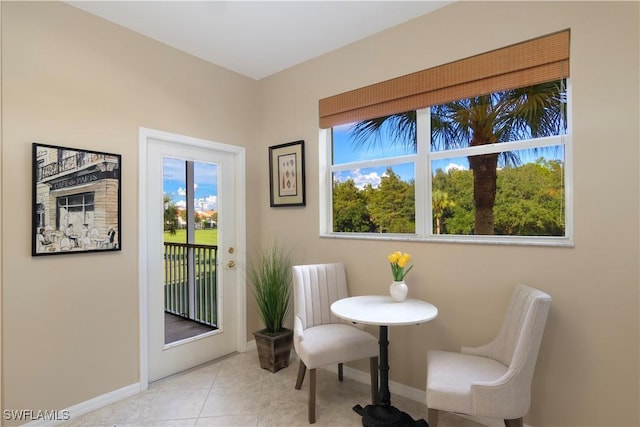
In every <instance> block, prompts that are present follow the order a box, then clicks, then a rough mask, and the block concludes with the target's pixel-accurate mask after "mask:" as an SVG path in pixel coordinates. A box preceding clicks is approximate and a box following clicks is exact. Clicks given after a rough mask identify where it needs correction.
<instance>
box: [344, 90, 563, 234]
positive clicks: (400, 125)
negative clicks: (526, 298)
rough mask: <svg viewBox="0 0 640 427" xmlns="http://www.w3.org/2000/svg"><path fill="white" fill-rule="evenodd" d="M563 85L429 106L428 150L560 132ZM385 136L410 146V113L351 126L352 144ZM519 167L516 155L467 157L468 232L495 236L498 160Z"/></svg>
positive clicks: (413, 116) (377, 141)
mask: <svg viewBox="0 0 640 427" xmlns="http://www.w3.org/2000/svg"><path fill="white" fill-rule="evenodd" d="M565 117H566V90H565V81H564V80H558V81H553V82H547V83H542V84H538V85H533V86H529V87H525V88H518V89H512V90H505V91H501V92H495V93H492V94H488V95H483V96H477V97H472V98H467V99H462V100H458V101H454V102H450V103H446V104H442V105H436V106H433V107H432V108H431V132H432V135H431V144H432V146H433V148H436V149H437V148H456V147H469V146H470V147H477V146H481V145H487V144H495V143H501V142H507V141H513V140H517V139H523V138H524V139H528V138H531V137H533V138H538V137H542V136H549V135H558V134H561V133H564V131H565V129H566V120H565ZM385 131H386V132H387V133H388V136H389V137H390V141H391V144H395V143H399V144H405V145H407V146H411V147H412V148H413V147H415V146H416V144H417V139H416V112H415V111H409V112H405V113H399V114H393V115H390V116H386V117H380V118H375V119H369V120H363V121H360V122H357V123H355V124H354V126H353V127H352V129H351V138H352V141H353V143H354V144H356V145H358V144H381V143H383V139H382V134H383V133H384V132H385ZM499 157H501V160H502V162H503V163H504V164H505V165H510V164H511V165H517V164H519V158H518V157H517V155H515V154H513V153H511V152H504V153H502V154H497V153H492V154H481V155H476V156H469V157H468V160H469V167H470V169H471V171H472V172H473V203H474V208H475V217H474V230H473V231H474V233H475V234H495V223H494V222H495V220H494V213H493V208H494V205H495V199H496V190H497V168H498V159H499Z"/></svg>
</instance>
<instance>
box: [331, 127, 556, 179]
mask: <svg viewBox="0 0 640 427" xmlns="http://www.w3.org/2000/svg"><path fill="white" fill-rule="evenodd" d="M350 127H351V125H349V124H347V125H342V126H336V127H335V128H334V132H333V147H334V152H333V156H334V162H333V163H334V164H335V165H340V164H345V163H351V162H358V161H365V160H372V159H379V158H384V157H395V156H403V155H407V154H414V153H415V151H414V150H409V151H407V148H406V147H403V146H402V145H401V144H396V145H395V146H390V144H388V143H385V144H384V145H386V147H384V148H382V147H380V145H382V144H379V143H378V144H376V145H375V146H374V147H373V148H369V147H368V146H366V145H364V146H360V147H358V148H355V147H354V144H353V141H352V140H351V139H350V138H349V129H350ZM513 153H514V154H516V155H517V157H518V158H519V159H520V161H521V162H522V164H524V163H532V162H535V161H536V160H537V159H538V158H540V157H544V158H545V159H547V160H553V159H555V160H560V161H562V162H564V147H562V146H561V145H551V146H547V147H542V148H539V149H537V150H534V149H522V150H517V151H513ZM498 166H499V167H500V165H498ZM438 169H442V170H443V171H445V172H448V171H449V170H451V169H459V170H468V169H469V161H468V159H467V157H466V156H465V157H456V158H445V159H438V160H433V161H432V164H431V171H432V173H435V172H436V171H437V170H438ZM393 170H394V172H395V173H396V174H397V175H399V176H400V178H401V179H403V180H404V181H410V180H412V179H414V177H415V173H414V167H413V164H412V163H407V164H398V165H394V166H393ZM385 171H386V166H381V167H374V168H360V169H353V170H348V171H342V172H339V173H336V174H335V178H336V179H338V180H339V181H340V182H344V181H346V180H347V179H352V180H353V181H354V183H355V184H356V186H357V187H359V188H363V187H364V186H365V185H367V184H371V185H372V186H373V187H377V186H378V185H379V184H380V180H381V178H382V177H383V175H384V173H385Z"/></svg>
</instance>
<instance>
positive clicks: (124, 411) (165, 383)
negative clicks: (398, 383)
mask: <svg viewBox="0 0 640 427" xmlns="http://www.w3.org/2000/svg"><path fill="white" fill-rule="evenodd" d="M297 371H298V359H297V357H296V355H295V353H294V352H292V354H291V361H290V364H289V367H288V368H285V369H282V370H280V371H278V372H277V373H275V374H273V373H271V372H269V371H267V370H264V369H261V368H260V366H259V362H258V355H257V352H256V351H255V350H253V351H248V352H246V353H240V354H235V355H233V356H231V357H228V358H225V359H222V360H220V361H215V362H212V363H209V364H206V365H203V366H200V367H198V368H194V369H191V370H189V371H186V372H183V373H180V374H177V375H174V376H171V377H169V378H166V379H163V380H160V381H157V382H154V383H152V384H150V386H149V389H148V390H146V391H144V392H142V393H140V394H138V395H135V396H132V397H130V398H128V399H125V400H122V401H120V402H117V403H114V404H112V405H109V406H107V407H105V408H101V409H98V410H96V411H93V412H90V413H88V414H85V415H82V416H79V417H76V418H75V419H71V420H70V421H68V422H67V423H65V424H63V426H65V427H76V426H96V427H98V426H132V427H133V426H158V427H161V426H176V427H177V426H211V427H216V426H229V427H230V426H234V427H248V426H251V427H271V426H283V427H296V426H300V427H308V426H309V424H308V422H307V399H308V393H309V389H308V387H309V384H308V383H309V378H308V375H307V377H306V378H305V381H304V384H303V386H302V389H301V390H296V389H295V388H294V384H295V380H296V375H297ZM369 398H370V394H369V386H368V385H366V384H363V383H360V382H357V381H355V380H353V379H350V378H348V377H346V376H345V378H344V381H343V382H342V383H340V382H339V381H338V379H337V375H336V374H335V373H332V372H329V371H326V370H323V369H318V373H317V393H316V400H317V407H316V424H315V426H319V427H320V426H335V427H351V426H353V427H356V426H362V419H361V417H360V416H359V415H358V414H356V413H355V412H354V411H353V409H352V408H353V406H354V405H355V404H358V403H359V404H362V405H363V406H365V405H366V404H368V403H370V401H369ZM391 400H392V404H393V405H394V406H396V407H397V408H399V409H401V410H403V411H405V412H407V413H409V414H411V416H412V417H413V418H414V419H419V418H424V419H427V407H426V406H425V405H424V404H421V403H419V402H414V401H412V400H409V399H406V398H403V397H401V396H396V395H393V393H392V396H391ZM439 425H440V426H441V427H480V426H481V424H477V423H475V422H473V421H470V420H468V419H465V418H461V417H458V416H456V415H452V414H446V413H443V414H441V416H440V423H439Z"/></svg>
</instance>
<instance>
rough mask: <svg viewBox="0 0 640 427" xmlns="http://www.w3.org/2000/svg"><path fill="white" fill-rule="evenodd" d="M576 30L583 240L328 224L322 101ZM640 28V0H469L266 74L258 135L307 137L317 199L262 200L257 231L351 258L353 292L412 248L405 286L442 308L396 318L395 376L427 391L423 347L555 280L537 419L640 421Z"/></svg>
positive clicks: (381, 289)
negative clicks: (490, 241)
mask: <svg viewBox="0 0 640 427" xmlns="http://www.w3.org/2000/svg"><path fill="white" fill-rule="evenodd" d="M565 28H571V85H572V89H573V104H572V105H573V141H574V144H575V152H574V162H575V163H574V165H575V171H574V190H575V205H574V206H575V247H573V248H553V247H528V246H504V245H499V246H496V245H471V244H466V245H464V244H446V243H417V242H411V243H402V242H384V241H373V242H372V241H353V240H338V239H323V238H319V237H318V179H317V178H316V177H317V176H318V148H317V147H318V142H317V141H318V135H317V129H316V128H317V126H318V119H317V114H318V113H317V108H318V107H317V105H318V99H320V98H323V97H326V96H330V95H335V94H337V93H340V92H343V91H347V90H351V89H355V88H358V87H362V86H365V85H368V84H371V83H375V82H378V81H382V80H385V79H388V78H392V77H397V76H400V75H404V74H407V73H411V72H414V71H418V70H421V69H425V68H429V67H432V66H436V65H440V64H443V63H447V62H450V61H453V60H457V59H461V58H464V57H467V56H470V55H474V54H477V53H481V52H485V51H488V50H492V49H496V48H499V47H502V46H506V45H509V44H513V43H517V42H520V41H524V40H528V39H531V38H534V37H538V36H541V35H545V34H548V33H552V32H555V31H558V30H563V29H565ZM638 29H639V8H638V3H637V2H626V3H616V2H602V3H599V2H584V3H582V2H567V3H560V2H533V3H525V2H486V3H481V2H463V3H457V4H453V5H450V6H447V7H445V8H443V9H440V10H438V11H436V12H435V13H433V14H429V15H427V16H424V17H422V18H419V19H416V20H414V21H411V22H409V23H407V24H405V25H402V26H399V27H396V28H394V29H391V30H389V31H386V32H384V33H381V34H378V35H375V36H373V37H370V38H367V39H366V40H363V41H361V42H358V43H354V44H352V45H350V46H348V47H346V48H343V49H339V50H337V51H335V52H332V53H330V54H328V55H325V56H323V57H320V58H316V59H314V60H311V61H308V62H307V63H305V64H303V65H301V66H298V67H295V68H292V69H290V70H287V71H284V72H282V73H279V74H277V75H275V76H272V77H270V78H267V79H264V80H262V81H260V87H259V89H260V113H261V115H260V119H261V120H260V127H259V134H260V135H261V139H260V142H261V143H262V144H263V145H264V147H265V148H264V149H265V150H266V146H267V145H271V144H276V143H281V142H286V141H292V140H295V139H304V140H305V141H306V144H307V145H306V150H307V151H306V154H307V189H308V197H307V200H308V203H307V207H306V208H304V209H261V212H262V213H263V214H262V215H261V217H260V218H259V219H260V225H259V226H256V228H257V229H258V230H259V232H260V233H261V235H262V236H264V237H265V238H266V237H267V236H272V235H288V236H289V237H288V242H289V244H290V245H291V246H292V247H295V248H297V249H299V252H300V253H301V254H302V255H301V256H300V257H301V261H302V262H325V261H336V260H340V261H344V262H345V263H346V266H347V272H348V277H349V280H350V288H351V291H352V293H354V294H367V293H385V292H388V290H387V289H388V285H389V282H390V280H391V276H390V273H389V267H388V265H387V263H386V255H387V253H388V252H390V251H391V250H395V249H400V250H403V251H407V252H410V253H411V254H412V255H413V257H414V258H413V259H414V262H415V267H414V269H413V270H412V272H411V274H410V275H409V276H408V283H409V287H410V291H409V296H411V297H418V298H423V299H426V300H428V301H431V302H433V303H435V304H436V305H437V306H438V308H439V310H440V315H439V317H438V318H437V319H436V320H435V321H432V322H429V323H428V324H424V325H420V326H413V327H401V328H400V327H398V328H392V330H391V340H390V341H391V348H390V359H391V371H390V377H391V379H392V380H394V381H397V382H400V383H403V384H406V385H409V386H411V387H415V388H418V389H424V387H425V375H426V368H425V352H426V351H427V350H429V349H452V350H456V349H458V348H459V347H460V346H461V345H476V344H481V343H484V342H486V341H487V340H488V339H490V338H491V337H492V335H493V334H494V333H495V332H497V327H498V324H499V322H500V321H501V319H502V315H503V313H504V309H505V306H506V304H507V301H508V298H509V295H510V292H511V290H512V288H513V285H514V284H515V283H516V282H518V281H524V282H528V283H529V284H531V285H533V286H537V287H539V288H541V289H543V290H545V291H547V292H549V293H550V294H551V295H552V297H553V306H552V311H551V314H550V317H549V322H548V327H547V330H546V333H545V336H544V341H543V345H542V349H541V353H540V357H539V361H538V368H537V372H536V376H535V380H534V384H533V406H532V408H531V411H530V414H529V416H528V417H527V418H526V422H528V423H529V424H532V425H535V426H561V425H562V426H569V425H593V426H596V425H597V426H613V425H627V426H631V425H635V426H637V425H639V424H640V419H639V414H638V411H639V408H638V401H639V399H640V396H639V394H638V384H639V383H638V378H639V371H638V365H639V354H638V349H639V328H638V326H639V318H638V302H639V292H638V287H639V283H638V282H639V276H638V261H639V252H638V243H639V230H638V218H639V212H638V194H639V187H638V181H639V176H638V165H639V164H638V160H639V151H638V141H639V134H638V117H639V110H638V93H639V86H638V76H639V69H638V61H639V43H638V40H639V32H638ZM604 147H612V148H613V147H615V148H616V149H617V150H619V151H617V152H616V153H611V154H608V153H607V152H606V151H604V150H603V148H604ZM256 167H262V169H263V170H264V169H265V166H264V165H256ZM263 173H266V171H265V172H263ZM267 189H268V187H267V185H266V184H264V185H263V188H262V191H261V192H260V193H259V194H258V195H257V197H260V198H261V200H260V206H261V207H262V206H268V192H267ZM293 227H295V233H292V232H291V230H292V228H293Z"/></svg>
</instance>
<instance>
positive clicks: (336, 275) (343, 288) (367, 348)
mask: <svg viewBox="0 0 640 427" xmlns="http://www.w3.org/2000/svg"><path fill="white" fill-rule="evenodd" d="M293 283H294V288H293V289H294V292H293V294H294V312H295V316H294V328H293V333H294V335H293V344H294V348H295V350H296V353H297V354H298V357H299V358H300V365H299V368H298V378H297V380H296V385H295V388H296V389H297V390H300V388H301V387H302V382H303V381H304V376H305V372H306V370H307V369H309V376H310V384H309V423H311V424H313V423H314V422H315V420H316V368H320V367H323V366H327V365H332V364H334V363H337V364H338V379H339V381H342V378H343V375H342V364H343V363H345V362H350V361H354V360H360V359H365V358H369V360H370V371H371V400H372V403H374V404H375V402H376V400H377V393H378V341H377V339H376V338H375V337H374V336H373V335H371V334H370V333H368V332H366V331H365V330H364V327H360V326H359V325H353V324H352V323H350V322H347V321H344V320H341V319H339V318H338V317H336V316H334V315H333V314H332V313H331V304H332V303H333V302H335V301H337V300H339V299H342V298H346V297H348V296H349V295H348V291H347V278H346V273H345V269H344V265H343V264H341V263H333V264H315V265H297V266H294V267H293Z"/></svg>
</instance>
